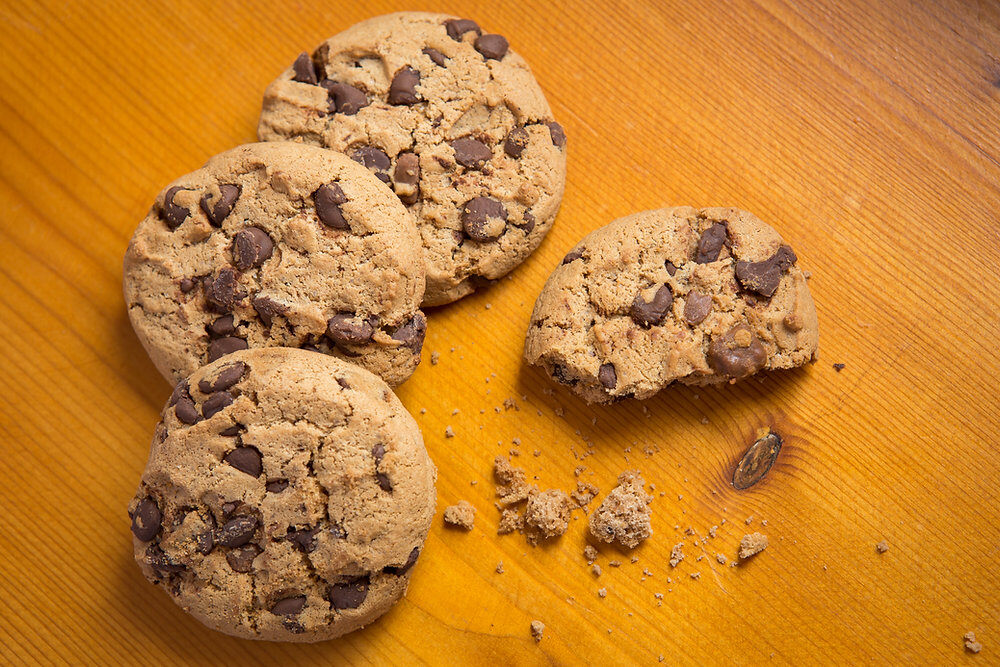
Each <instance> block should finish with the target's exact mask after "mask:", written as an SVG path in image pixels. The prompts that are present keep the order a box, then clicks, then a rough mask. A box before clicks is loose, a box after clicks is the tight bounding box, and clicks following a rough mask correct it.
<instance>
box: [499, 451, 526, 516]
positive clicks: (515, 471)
mask: <svg viewBox="0 0 1000 667" xmlns="http://www.w3.org/2000/svg"><path fill="white" fill-rule="evenodd" d="M493 476H494V477H495V478H496V493H497V497H498V498H499V503H500V504H501V505H504V506H507V505H516V504H517V503H520V502H523V501H525V500H527V499H528V494H529V493H531V490H532V489H536V487H535V486H534V485H533V484H528V482H527V476H526V475H525V474H524V471H523V470H521V469H520V468H515V467H514V466H512V465H511V464H510V460H509V459H505V458H504V457H502V456H498V457H496V458H495V459H494V460H493Z"/></svg>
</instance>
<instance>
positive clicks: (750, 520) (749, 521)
mask: <svg viewBox="0 0 1000 667" xmlns="http://www.w3.org/2000/svg"><path fill="white" fill-rule="evenodd" d="M752 522H753V517H752V516H748V517H747V518H746V519H744V520H743V523H745V524H746V525H748V526H749V525H750V524H751V523H752Z"/></svg>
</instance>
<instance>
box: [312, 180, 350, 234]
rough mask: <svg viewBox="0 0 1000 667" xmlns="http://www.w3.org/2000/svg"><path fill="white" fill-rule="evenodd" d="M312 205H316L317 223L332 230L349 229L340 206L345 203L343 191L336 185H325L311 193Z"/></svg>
mask: <svg viewBox="0 0 1000 667" xmlns="http://www.w3.org/2000/svg"><path fill="white" fill-rule="evenodd" d="M312 196H313V203H314V204H315V205H316V216H317V217H318V218H319V221H320V222H322V223H323V224H324V225H326V226H327V227H332V228H333V229H350V228H351V226H350V225H349V224H347V219H346V218H344V212H343V211H342V210H341V208H340V206H341V204H343V203H345V202H346V201H347V197H346V196H344V191H343V190H342V189H341V187H340V185H338V184H337V183H327V184H326V185H321V186H319V187H318V188H316V191H315V192H314V193H313V195H312Z"/></svg>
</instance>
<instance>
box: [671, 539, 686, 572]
mask: <svg viewBox="0 0 1000 667" xmlns="http://www.w3.org/2000/svg"><path fill="white" fill-rule="evenodd" d="M683 549H684V543H683V542H678V543H677V544H675V545H674V548H673V549H671V550H670V567H677V566H678V565H680V563H681V561H682V560H684V551H683Z"/></svg>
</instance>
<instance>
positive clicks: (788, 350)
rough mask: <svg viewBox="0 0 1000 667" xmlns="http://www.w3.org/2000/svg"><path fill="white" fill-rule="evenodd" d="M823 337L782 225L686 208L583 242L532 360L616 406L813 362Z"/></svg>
mask: <svg viewBox="0 0 1000 667" xmlns="http://www.w3.org/2000/svg"><path fill="white" fill-rule="evenodd" d="M818 336H819V334H818V325H817V322H816V307H815V306H814V304H813V300H812V297H811V296H810V294H809V288H808V286H807V285H806V278H805V275H803V273H802V271H801V270H800V269H799V267H798V265H797V264H796V257H795V253H794V252H793V251H792V249H791V248H790V247H789V246H788V245H786V244H785V243H784V241H783V240H782V239H781V236H779V235H778V233H777V232H776V231H775V230H774V229H772V228H771V227H769V226H768V225H767V224H765V223H764V222H762V221H760V220H759V219H757V218H756V217H754V216H753V215H751V214H750V213H747V212H745V211H740V210H738V209H733V208H708V209H702V210H697V209H693V208H689V207H678V208H666V209H661V210H656V211H644V212H642V213H636V214H634V215H630V216H627V217H624V218H620V219H618V220H615V221H614V222H612V223H611V224H609V225H607V226H605V227H602V228H600V229H598V230H597V231H595V232H593V233H591V234H590V235H588V236H587V237H586V238H584V239H583V241H581V242H580V243H579V244H577V246H576V248H574V249H573V250H572V251H571V252H570V253H569V254H568V255H566V257H565V258H564V259H563V261H562V264H561V265H560V266H559V267H558V268H556V270H555V271H554V272H553V273H552V275H551V276H549V279H548V281H547V282H546V283H545V287H544V288H543V289H542V293H541V294H540V295H539V297H538V300H537V302H536V303H535V309H534V312H533V313H532V316H531V325H530V327H529V329H528V335H527V340H526V341H525V349H524V356H525V359H526V360H527V362H528V363H529V364H533V365H538V366H542V367H544V368H545V370H546V371H547V372H548V373H549V374H550V375H552V377H553V378H554V379H555V380H556V381H558V382H560V383H562V384H565V385H568V386H569V387H571V388H572V390H573V391H574V392H575V393H577V394H579V395H580V396H582V397H583V398H584V399H585V400H587V401H588V402H590V403H608V402H611V401H613V400H616V399H621V398H632V397H634V398H648V397H649V396H652V395H653V394H655V393H656V392H658V391H659V390H660V389H662V388H663V387H665V386H667V385H668V384H670V383H671V382H674V381H678V382H682V383H684V384H694V385H701V384H713V383H718V382H729V381H735V380H738V379H740V378H743V377H746V376H748V375H751V374H753V373H756V372H758V371H761V370H774V369H779V368H792V367H795V366H801V365H802V364H805V363H806V362H809V361H812V360H813V359H815V358H816V350H817V343H818Z"/></svg>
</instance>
